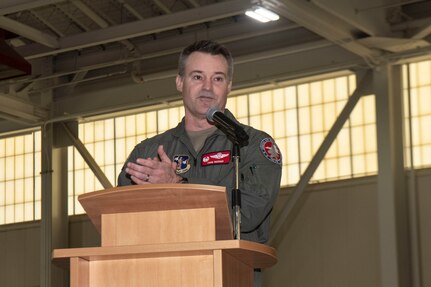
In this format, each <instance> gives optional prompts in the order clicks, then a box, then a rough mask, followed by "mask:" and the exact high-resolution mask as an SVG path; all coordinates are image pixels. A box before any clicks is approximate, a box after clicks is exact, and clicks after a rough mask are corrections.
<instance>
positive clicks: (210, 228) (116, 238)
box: [102, 208, 216, 246]
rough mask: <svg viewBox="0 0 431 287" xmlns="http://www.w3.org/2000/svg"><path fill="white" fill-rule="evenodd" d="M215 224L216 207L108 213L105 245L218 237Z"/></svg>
mask: <svg viewBox="0 0 431 287" xmlns="http://www.w3.org/2000/svg"><path fill="white" fill-rule="evenodd" d="M215 225H216V222H215V209H214V208H200V209H184V210H167V211H147V212H130V213H118V214H104V215H102V246H120V245H138V244H155V243H173V242H197V241H210V240H216V227H215ZM185 230H189V231H188V232H185Z"/></svg>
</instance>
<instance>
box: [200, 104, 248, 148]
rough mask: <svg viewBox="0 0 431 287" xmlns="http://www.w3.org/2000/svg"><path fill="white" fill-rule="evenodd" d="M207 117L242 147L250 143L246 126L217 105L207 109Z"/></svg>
mask: <svg viewBox="0 0 431 287" xmlns="http://www.w3.org/2000/svg"><path fill="white" fill-rule="evenodd" d="M206 115H207V119H208V121H210V122H213V123H215V125H216V127H218V128H219V129H220V130H221V131H222V132H224V133H225V134H226V135H227V137H228V138H229V139H230V140H231V141H232V142H233V143H234V144H238V145H239V146H240V147H243V146H246V145H248V134H247V133H246V132H245V130H244V128H243V127H242V126H240V125H239V124H237V123H236V122H234V121H233V120H231V119H230V118H228V117H227V116H225V114H223V113H222V112H221V111H219V110H218V109H217V108H215V107H211V108H209V109H208V111H207V114H206Z"/></svg>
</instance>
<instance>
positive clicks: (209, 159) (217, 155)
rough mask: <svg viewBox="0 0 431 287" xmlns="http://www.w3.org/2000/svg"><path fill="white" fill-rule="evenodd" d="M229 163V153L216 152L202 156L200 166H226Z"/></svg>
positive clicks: (226, 151) (227, 151)
mask: <svg viewBox="0 0 431 287" xmlns="http://www.w3.org/2000/svg"><path fill="white" fill-rule="evenodd" d="M229 162H230V151H229V150H225V151H216V152H211V153H206V154H204V155H203V156H202V166H207V165H213V164H226V163H229Z"/></svg>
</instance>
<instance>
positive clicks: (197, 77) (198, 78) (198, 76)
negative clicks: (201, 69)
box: [192, 75, 202, 80]
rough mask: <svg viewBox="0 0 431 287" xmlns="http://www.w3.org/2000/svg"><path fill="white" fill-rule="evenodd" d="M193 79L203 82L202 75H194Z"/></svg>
mask: <svg viewBox="0 0 431 287" xmlns="http://www.w3.org/2000/svg"><path fill="white" fill-rule="evenodd" d="M192 79H193V80H202V76H201V75H193V77H192Z"/></svg>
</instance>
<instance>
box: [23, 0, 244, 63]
mask: <svg viewBox="0 0 431 287" xmlns="http://www.w3.org/2000/svg"><path fill="white" fill-rule="evenodd" d="M249 7H250V1H249V0H233V1H226V2H220V3H216V4H212V5H207V6H202V7H200V8H195V9H188V10H185V11H181V12H177V13H173V14H169V15H163V16H159V17H153V18H149V19H145V20H142V21H135V22H131V23H126V24H122V25H117V26H112V27H108V28H105V29H101V30H95V31H90V32H86V33H81V34H78V35H72V36H69V37H64V38H61V39H60V41H59V42H60V45H59V46H60V47H58V48H57V49H55V50H48V51H45V52H41V53H39V54H38V57H43V56H46V55H52V54H58V53H63V52H67V51H72V50H78V49H82V48H86V47H92V46H97V45H102V44H107V43H112V42H117V41H121V40H126V39H131V38H135V37H140V36H145V35H151V34H153V33H159V32H163V31H169V30H173V29H177V28H181V27H185V26H190V25H195V24H199V23H205V22H208V21H213V20H217V19H222V18H226V17H229V16H235V15H239V14H242V13H243V12H244V11H246V10H247V9H248V8H249ZM33 48H34V49H36V50H37V47H34V46H33V47H32V49H33ZM30 58H32V57H29V59H30Z"/></svg>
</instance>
